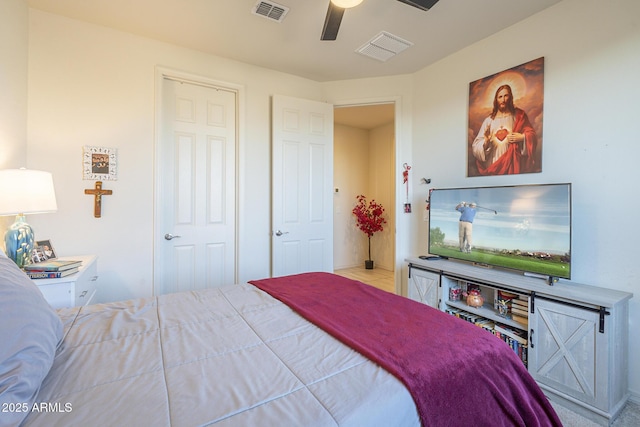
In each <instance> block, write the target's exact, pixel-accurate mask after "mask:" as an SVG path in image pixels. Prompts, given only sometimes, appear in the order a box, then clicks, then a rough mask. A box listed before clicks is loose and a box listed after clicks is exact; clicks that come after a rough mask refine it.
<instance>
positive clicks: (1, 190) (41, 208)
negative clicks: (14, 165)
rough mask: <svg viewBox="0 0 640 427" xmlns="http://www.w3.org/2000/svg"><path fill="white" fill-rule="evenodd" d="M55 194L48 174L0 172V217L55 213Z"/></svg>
mask: <svg viewBox="0 0 640 427" xmlns="http://www.w3.org/2000/svg"><path fill="white" fill-rule="evenodd" d="M57 210H58V205H57V204H56V192H55V189H54V188H53V176H52V175H51V174H50V173H49V172H44V171H37V170H31V169H5V170H0V215H18V214H34V213H45V212H55V211H57Z"/></svg>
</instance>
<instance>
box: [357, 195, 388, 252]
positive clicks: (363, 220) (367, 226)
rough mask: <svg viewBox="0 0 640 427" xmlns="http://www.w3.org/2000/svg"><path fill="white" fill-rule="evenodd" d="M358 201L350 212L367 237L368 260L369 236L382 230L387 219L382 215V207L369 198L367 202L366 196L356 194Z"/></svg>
mask: <svg viewBox="0 0 640 427" xmlns="http://www.w3.org/2000/svg"><path fill="white" fill-rule="evenodd" d="M356 200H357V201H358V203H357V204H356V206H355V207H354V208H353V210H352V211H351V212H353V214H354V215H355V216H356V221H357V222H358V228H359V229H360V230H362V232H363V233H364V234H366V235H367V237H368V238H369V261H371V236H373V235H374V233H377V232H378V231H382V230H384V227H383V225H384V224H386V223H387V220H386V219H384V218H383V217H382V214H384V207H383V206H382V205H381V204H380V203H377V202H376V201H375V200H373V199H372V200H371V201H370V202H368V203H367V198H366V197H365V196H363V195H359V196H356Z"/></svg>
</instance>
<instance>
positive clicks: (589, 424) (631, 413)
mask: <svg viewBox="0 0 640 427" xmlns="http://www.w3.org/2000/svg"><path fill="white" fill-rule="evenodd" d="M551 404H552V405H553V407H554V408H555V410H556V412H557V413H558V416H559V417H560V420H561V421H562V424H563V425H564V427H599V426H600V424H597V423H595V422H593V421H590V420H588V419H586V418H585V417H583V416H581V415H578V414H576V413H575V412H572V411H570V410H568V409H567V408H565V407H564V406H561V405H559V404H557V403H554V402H551ZM611 426H612V427H638V426H640V405H639V404H637V403H634V402H631V401H629V402H627V405H626V406H625V407H624V409H623V410H622V412H621V413H620V416H619V417H618V418H616V419H615V421H614V422H613V424H611Z"/></svg>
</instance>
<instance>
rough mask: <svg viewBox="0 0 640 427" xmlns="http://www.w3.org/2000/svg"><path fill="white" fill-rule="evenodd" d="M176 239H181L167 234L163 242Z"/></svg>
mask: <svg viewBox="0 0 640 427" xmlns="http://www.w3.org/2000/svg"><path fill="white" fill-rule="evenodd" d="M178 237H181V236H174V235H173V234H171V233H167V234H165V235H164V238H165V240H172V239H176V238H178Z"/></svg>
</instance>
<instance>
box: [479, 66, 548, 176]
mask: <svg viewBox="0 0 640 427" xmlns="http://www.w3.org/2000/svg"><path fill="white" fill-rule="evenodd" d="M543 104H544V58H538V59H534V60H532V61H529V62H527V63H525V64H521V65H518V66H516V67H513V68H510V69H507V70H504V71H501V72H499V73H496V74H492V75H490V76H487V77H484V78H482V79H479V80H476V81H474V82H471V83H469V123H468V127H467V135H468V137H467V138H468V139H467V176H468V177H473V176H484V175H509V174H523V173H539V172H542V118H543Z"/></svg>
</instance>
